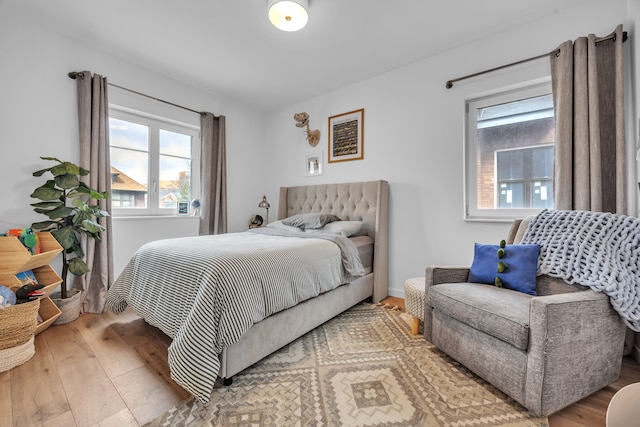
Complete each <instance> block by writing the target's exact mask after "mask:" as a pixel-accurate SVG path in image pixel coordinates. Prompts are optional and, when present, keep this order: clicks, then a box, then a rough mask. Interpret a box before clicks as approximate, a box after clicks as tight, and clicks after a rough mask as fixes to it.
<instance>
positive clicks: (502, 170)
mask: <svg viewBox="0 0 640 427" xmlns="http://www.w3.org/2000/svg"><path fill="white" fill-rule="evenodd" d="M497 156H498V159H497V161H498V179H499V180H500V181H502V180H505V179H523V178H524V150H508V151H499V152H498V153H497Z"/></svg>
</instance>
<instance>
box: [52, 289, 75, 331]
mask: <svg viewBox="0 0 640 427" xmlns="http://www.w3.org/2000/svg"><path fill="white" fill-rule="evenodd" d="M81 295H82V294H81V293H80V291H79V290H77V289H72V290H70V291H67V298H65V299H62V298H60V292H54V293H52V294H51V300H52V301H53V302H54V303H55V305H57V306H58V308H59V309H60V311H61V312H62V314H61V315H60V316H59V317H58V318H57V319H56V320H55V321H54V322H53V325H64V324H65V323H69V322H73V321H74V320H76V319H77V318H78V317H79V316H80V302H81V298H80V297H81Z"/></svg>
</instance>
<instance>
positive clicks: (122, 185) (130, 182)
mask: <svg viewBox="0 0 640 427" xmlns="http://www.w3.org/2000/svg"><path fill="white" fill-rule="evenodd" d="M111 191H140V192H145V193H146V192H147V187H145V186H144V185H142V184H140V183H139V182H138V181H136V180H134V179H133V178H131V177H130V176H129V175H127V174H125V173H123V172H120V171H119V170H118V169H116V168H114V167H113V166H111Z"/></svg>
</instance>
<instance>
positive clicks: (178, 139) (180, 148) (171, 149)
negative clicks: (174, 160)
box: [160, 129, 191, 158]
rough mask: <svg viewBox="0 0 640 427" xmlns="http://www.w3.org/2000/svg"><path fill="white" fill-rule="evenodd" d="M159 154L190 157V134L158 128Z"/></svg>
mask: <svg viewBox="0 0 640 427" xmlns="http://www.w3.org/2000/svg"><path fill="white" fill-rule="evenodd" d="M160 154H169V155H173V156H179V157H187V158H191V136H190V135H184V134H181V133H176V132H170V131H168V130H164V129H160Z"/></svg>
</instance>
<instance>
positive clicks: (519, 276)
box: [469, 243, 540, 296]
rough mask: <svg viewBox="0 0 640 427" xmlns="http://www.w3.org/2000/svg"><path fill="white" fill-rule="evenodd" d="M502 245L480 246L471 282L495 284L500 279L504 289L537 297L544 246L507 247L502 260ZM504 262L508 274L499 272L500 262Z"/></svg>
mask: <svg viewBox="0 0 640 427" xmlns="http://www.w3.org/2000/svg"><path fill="white" fill-rule="evenodd" d="M499 249H500V245H483V244H480V243H476V245H475V250H474V254H473V263H472V264H471V271H469V282H474V283H486V284H489V285H493V284H495V283H496V277H498V278H499V279H500V281H501V282H502V286H503V287H504V288H506V289H511V290H514V291H518V292H523V293H525V294H529V295H534V296H535V295H537V294H536V272H537V270H538V257H539V256H540V245H506V246H505V247H504V248H503V250H504V254H503V255H502V257H501V258H499V257H498V250H499ZM500 261H502V262H503V263H504V266H505V268H504V271H502V272H498V263H499V262H500Z"/></svg>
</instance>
